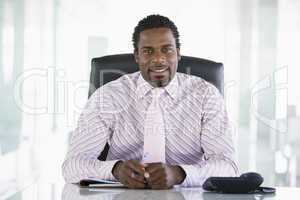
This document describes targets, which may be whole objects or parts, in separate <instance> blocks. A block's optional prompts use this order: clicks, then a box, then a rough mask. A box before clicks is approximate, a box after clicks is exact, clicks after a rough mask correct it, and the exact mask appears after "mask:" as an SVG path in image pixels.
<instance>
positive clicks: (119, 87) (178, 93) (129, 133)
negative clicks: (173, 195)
mask: <svg viewBox="0 0 300 200" xmlns="http://www.w3.org/2000/svg"><path fill="white" fill-rule="evenodd" d="M152 88H153V87H152V86H151V85H150V84H149V83H147V82H146V81H145V80H144V79H143V77H142V76H141V74H140V72H135V73H133V74H127V75H124V76H122V77H121V78H119V79H117V80H115V81H112V82H109V83H107V84H105V85H104V86H102V87H100V88H99V89H98V90H96V91H95V92H94V94H93V95H92V96H91V98H90V99H89V100H88V102H87V104H86V106H85V108H84V110H83V112H82V114H81V115H80V117H79V121H78V126H77V128H76V129H75V130H74V132H73V133H72V137H71V141H70V145H69V150H68V153H67V156H66V159H65V161H64V163H63V176H64V178H65V180H66V182H68V183H75V182H79V181H80V180H82V179H88V178H91V177H93V178H98V179H106V180H115V178H114V176H113V175H112V173H111V170H112V167H113V166H114V164H115V163H116V162H117V161H118V160H129V159H137V160H141V159H142V153H143V138H144V136H143V132H144V122H145V117H146V111H147V108H148V106H149V104H150V103H151V100H152V97H151V91H150V90H151V89H152ZM164 90H165V91H164V93H163V95H162V97H161V98H160V106H161V107H162V110H163V118H164V123H165V134H166V147H165V148H166V163H167V164H172V165H179V166H181V167H182V168H183V169H184V171H185V172H186V175H187V176H186V178H185V180H184V182H183V183H182V184H181V185H182V186H201V185H202V183H203V182H204V181H205V179H206V178H208V177H210V176H236V175H237V174H238V168H237V165H236V162H235V159H234V158H235V147H234V145H233V138H232V129H231V127H230V123H229V119H228V116H227V113H226V109H225V105H224V101H223V98H222V96H221V94H220V93H219V91H218V90H217V89H216V88H215V87H214V86H213V85H211V84H210V83H208V82H206V81H204V80H203V79H201V78H199V77H196V76H191V75H187V74H182V73H176V75H175V77H174V78H173V79H172V81H171V82H170V83H169V84H168V85H167V86H166V87H165V88H164ZM106 142H108V143H109V145H110V149H109V152H108V156H107V160H106V161H100V160H98V159H97V157H98V156H99V155H100V153H101V152H102V150H103V148H104V146H105V144H106ZM153 145H154V146H155V144H153Z"/></svg>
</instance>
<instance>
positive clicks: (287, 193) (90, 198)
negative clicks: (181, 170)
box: [62, 184, 300, 200]
mask: <svg viewBox="0 0 300 200" xmlns="http://www.w3.org/2000/svg"><path fill="white" fill-rule="evenodd" d="M299 197H300V188H277V193H276V195H270V194H269V195H260V194H243V195H241V194H215V193H209V192H205V191H203V189H202V188H180V187H175V188H173V189H171V190H141V189H139V190H133V189H91V188H79V187H78V186H77V185H72V184H66V185H65V187H64V190H63V194H62V200H140V199H143V200H148V199H149V200H195V199H196V200H201V199H202V200H221V199H222V200H224V199H225V200H263V199H266V200H283V199H284V200H285V199H288V200H293V199H295V200H296V199H297V200H299Z"/></svg>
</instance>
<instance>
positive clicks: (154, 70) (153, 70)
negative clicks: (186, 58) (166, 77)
mask: <svg viewBox="0 0 300 200" xmlns="http://www.w3.org/2000/svg"><path fill="white" fill-rule="evenodd" d="M167 70H168V67H165V68H162V69H151V70H150V71H151V72H156V73H162V72H164V71H167Z"/></svg>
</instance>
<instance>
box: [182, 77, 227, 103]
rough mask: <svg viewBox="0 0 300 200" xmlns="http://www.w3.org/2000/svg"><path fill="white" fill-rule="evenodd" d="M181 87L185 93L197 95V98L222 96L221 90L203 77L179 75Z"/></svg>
mask: <svg viewBox="0 0 300 200" xmlns="http://www.w3.org/2000/svg"><path fill="white" fill-rule="evenodd" d="M177 77H178V82H179V87H180V88H181V90H182V91H184V93H189V94H196V95H197V96H198V95H199V96H201V97H205V96H207V95H217V96H220V97H221V96H222V95H221V94H220V92H219V90H218V89H217V88H216V87H215V86H214V85H213V84H211V83H209V82H208V81H206V80H204V79H203V78H201V77H198V76H194V75H190V74H184V73H180V72H178V73H177Z"/></svg>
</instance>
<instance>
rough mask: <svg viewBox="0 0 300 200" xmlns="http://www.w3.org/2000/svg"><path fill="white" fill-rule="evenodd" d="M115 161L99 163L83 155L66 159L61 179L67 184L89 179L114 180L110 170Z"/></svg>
mask: <svg viewBox="0 0 300 200" xmlns="http://www.w3.org/2000/svg"><path fill="white" fill-rule="evenodd" d="M117 161H118V160H110V161H99V160H98V159H97V158H96V159H94V158H89V157H87V156H84V155H77V156H73V157H68V158H67V159H66V160H65V162H64V163H63V166H62V171H63V177H64V179H65V181H66V182H67V183H78V182H79V181H80V180H83V179H89V178H96V179H104V180H115V177H114V176H113V174H112V168H113V166H114V165H115V163H116V162H117Z"/></svg>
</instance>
